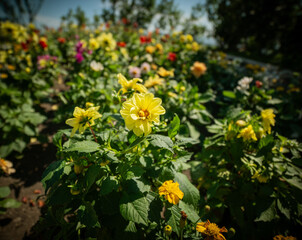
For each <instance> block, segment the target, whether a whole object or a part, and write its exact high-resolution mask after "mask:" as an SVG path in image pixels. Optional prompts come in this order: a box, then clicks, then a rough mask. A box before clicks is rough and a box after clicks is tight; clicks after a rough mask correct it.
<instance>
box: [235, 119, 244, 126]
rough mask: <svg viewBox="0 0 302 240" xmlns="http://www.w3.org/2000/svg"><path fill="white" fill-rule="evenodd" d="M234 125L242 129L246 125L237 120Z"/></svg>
mask: <svg viewBox="0 0 302 240" xmlns="http://www.w3.org/2000/svg"><path fill="white" fill-rule="evenodd" d="M236 125H237V126H239V127H244V126H245V125H246V122H245V121H243V120H237V121H236Z"/></svg>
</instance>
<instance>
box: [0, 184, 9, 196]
mask: <svg viewBox="0 0 302 240" xmlns="http://www.w3.org/2000/svg"><path fill="white" fill-rule="evenodd" d="M9 194H10V189H9V187H7V186H5V187H0V198H5V197H7V196H8V195H9Z"/></svg>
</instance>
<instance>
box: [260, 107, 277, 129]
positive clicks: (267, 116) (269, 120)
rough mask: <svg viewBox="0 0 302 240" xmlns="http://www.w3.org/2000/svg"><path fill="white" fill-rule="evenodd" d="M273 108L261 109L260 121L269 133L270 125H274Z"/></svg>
mask: <svg viewBox="0 0 302 240" xmlns="http://www.w3.org/2000/svg"><path fill="white" fill-rule="evenodd" d="M275 116H276V115H275V114H274V110H273V109H265V110H262V111H261V117H262V123H263V127H264V130H265V131H267V132H268V133H269V134H271V131H272V128H271V126H275V119H274V117H275Z"/></svg>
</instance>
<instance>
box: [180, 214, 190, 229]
mask: <svg viewBox="0 0 302 240" xmlns="http://www.w3.org/2000/svg"><path fill="white" fill-rule="evenodd" d="M180 213H181V218H180V222H179V226H180V228H181V229H183V228H184V227H185V226H186V223H187V218H188V216H187V214H186V213H185V212H184V211H181V212H180Z"/></svg>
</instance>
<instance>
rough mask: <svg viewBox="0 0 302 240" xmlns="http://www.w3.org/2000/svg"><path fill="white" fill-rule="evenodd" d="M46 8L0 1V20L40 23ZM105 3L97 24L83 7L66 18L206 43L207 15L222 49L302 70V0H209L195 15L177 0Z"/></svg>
mask: <svg viewBox="0 0 302 240" xmlns="http://www.w3.org/2000/svg"><path fill="white" fill-rule="evenodd" d="M42 4H43V0H12V1H0V10H1V12H2V15H3V14H4V15H3V16H2V17H1V19H0V20H9V21H11V22H17V23H21V24H26V23H29V22H34V20H35V17H36V16H37V14H38V12H39V10H40V8H41V6H42ZM101 4H102V8H101V13H100V14H95V15H94V17H93V22H89V18H88V17H87V16H86V15H85V12H84V11H83V10H82V9H81V8H80V7H78V8H77V9H76V11H73V10H71V9H70V10H69V12H68V13H67V14H66V15H65V16H62V18H61V19H62V21H63V22H65V23H70V24H71V23H76V24H77V25H78V26H83V25H85V26H89V25H90V24H91V25H94V26H98V25H99V24H100V23H101V22H110V23H112V24H116V23H118V22H119V21H123V23H124V24H129V25H133V24H134V25H135V26H137V27H141V28H148V27H150V26H153V28H154V27H155V28H160V29H161V32H162V33H163V32H170V31H171V30H179V31H183V32H184V33H190V34H192V35H194V36H195V38H197V39H198V38H200V39H201V38H202V36H203V37H204V35H205V32H206V27H205V24H204V22H203V21H202V17H204V16H205V15H207V17H208V19H209V21H210V22H211V23H212V24H213V31H212V32H211V36H213V37H214V38H215V39H216V42H217V46H216V47H217V48H218V49H219V50H222V51H225V52H226V53H229V54H233V55H237V56H241V57H247V58H250V59H254V60H257V61H261V62H267V63H271V64H273V65H277V66H280V67H281V68H286V69H290V70H294V71H300V69H301V66H302V64H301V63H302V55H301V54H300V53H301V52H302V45H301V41H300V38H299V37H298V36H299V35H300V34H299V33H300V31H301V29H302V2H301V1H300V0H277V1H276V0H267V1H263V0H255V1H243V0H233V1H230V0H205V1H200V3H198V4H196V5H195V6H193V7H192V10H191V14H190V16H189V17H185V16H184V13H183V12H182V10H181V9H179V7H178V5H177V3H176V2H175V1H174V0H162V1H156V0H127V1H123V0H101ZM188 4H189V2H188Z"/></svg>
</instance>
